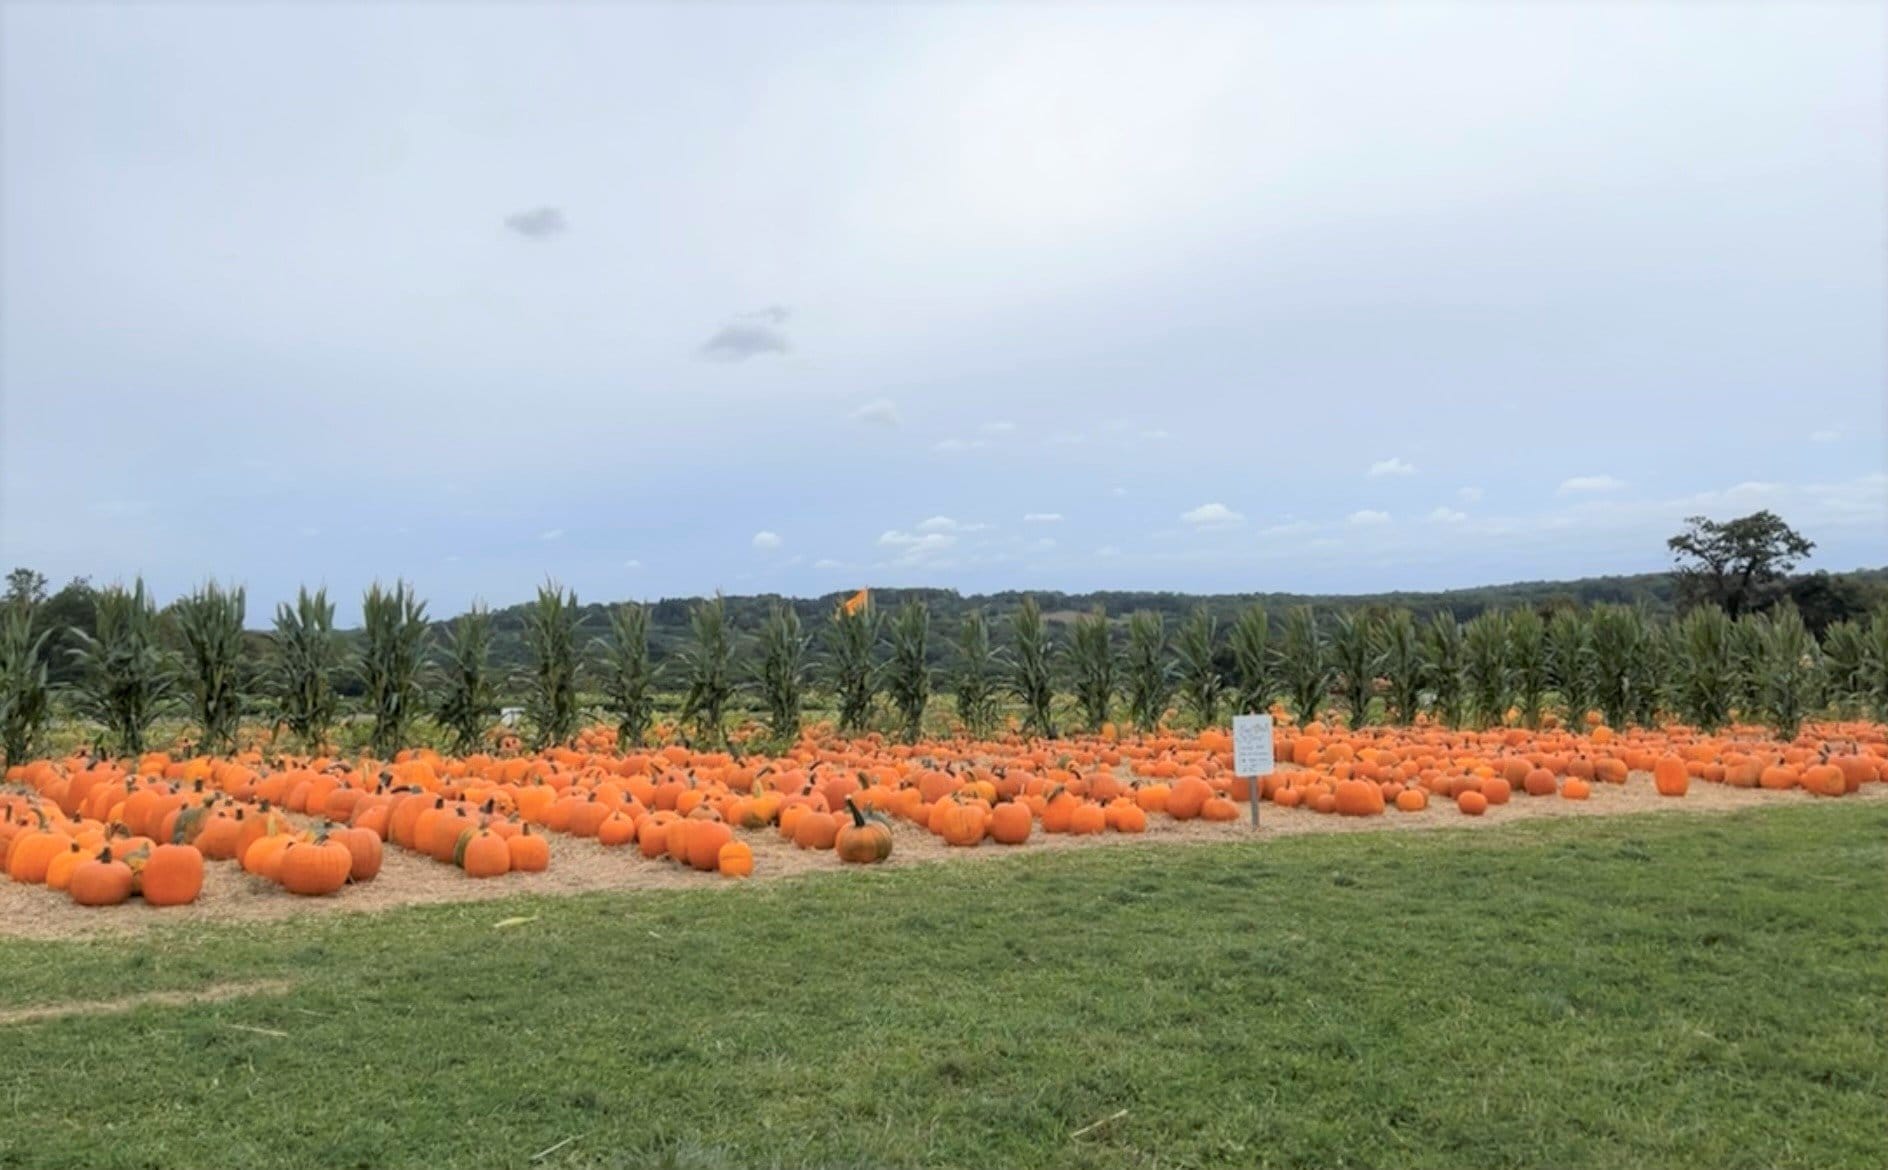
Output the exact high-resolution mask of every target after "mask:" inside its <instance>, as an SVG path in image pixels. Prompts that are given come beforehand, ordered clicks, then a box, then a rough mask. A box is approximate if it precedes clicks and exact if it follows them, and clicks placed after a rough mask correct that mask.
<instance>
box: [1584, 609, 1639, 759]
mask: <svg viewBox="0 0 1888 1170" xmlns="http://www.w3.org/2000/svg"><path fill="white" fill-rule="evenodd" d="M1591 624H1592V631H1593V692H1594V694H1593V697H1594V700H1595V701H1596V702H1597V703H1598V705H1599V709H1600V715H1601V716H1602V717H1604V718H1605V720H1606V725H1607V726H1608V727H1611V728H1613V729H1615V730H1618V729H1620V728H1623V727H1625V726H1627V725H1628V724H1629V723H1631V721H1632V718H1633V713H1634V712H1635V710H1637V709H1638V707H1639V705H1640V699H1639V694H1638V692H1639V688H1640V687H1641V686H1642V685H1643V680H1644V669H1643V666H1642V663H1643V662H1644V660H1645V657H1646V639H1647V634H1646V628H1645V617H1644V615H1643V614H1641V613H1640V612H1639V610H1638V609H1637V608H1635V607H1633V606H1630V605H1596V606H1594V607H1593V616H1592V621H1591Z"/></svg>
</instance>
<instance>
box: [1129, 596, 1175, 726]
mask: <svg viewBox="0 0 1888 1170" xmlns="http://www.w3.org/2000/svg"><path fill="white" fill-rule="evenodd" d="M1126 677H1127V698H1128V716H1129V718H1131V719H1133V720H1134V726H1136V727H1138V728H1140V729H1141V730H1142V731H1144V732H1151V731H1154V730H1156V729H1158V728H1159V727H1160V721H1161V718H1162V717H1163V716H1165V715H1166V714H1167V699H1168V697H1169V696H1170V695H1171V694H1172V693H1173V668H1172V667H1171V666H1169V665H1168V663H1167V627H1166V623H1165V622H1164V621H1162V620H1161V616H1160V615H1159V614H1157V613H1153V612H1150V611H1148V610H1141V611H1140V612H1138V613H1136V614H1134V616H1132V617H1130V618H1128V660H1127V670H1126Z"/></svg>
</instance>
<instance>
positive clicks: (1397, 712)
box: [1377, 609, 1423, 726]
mask: <svg viewBox="0 0 1888 1170" xmlns="http://www.w3.org/2000/svg"><path fill="white" fill-rule="evenodd" d="M1377 645H1378V651H1379V653H1380V654H1381V666H1380V669H1381V670H1382V671H1383V677H1384V678H1385V680H1387V681H1388V682H1389V684H1390V692H1389V694H1388V696H1387V698H1388V699H1389V709H1390V714H1391V716H1392V717H1393V718H1394V719H1395V720H1396V722H1398V723H1401V724H1404V725H1405V726H1407V725H1408V724H1410V723H1414V722H1415V721H1416V713H1417V712H1418V711H1419V710H1421V708H1422V695H1423V639H1422V632H1421V631H1420V630H1418V629H1417V628H1416V615H1415V614H1412V613H1411V612H1410V611H1409V610H1407V609H1393V610H1391V611H1390V612H1389V613H1388V614H1387V615H1385V617H1384V619H1383V624H1382V625H1381V626H1380V627H1378V639H1377Z"/></svg>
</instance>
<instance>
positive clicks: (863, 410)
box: [852, 398, 898, 427]
mask: <svg viewBox="0 0 1888 1170" xmlns="http://www.w3.org/2000/svg"><path fill="white" fill-rule="evenodd" d="M852 421H853V422H861V423H865V424H866V425H867V426H874V427H895V426H897V425H898V404H897V403H896V402H893V401H892V400H891V399H889V398H875V399H873V400H872V401H870V402H868V403H866V404H865V405H864V406H861V407H860V408H859V409H857V410H855V411H853V412H852Z"/></svg>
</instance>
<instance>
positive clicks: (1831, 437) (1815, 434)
mask: <svg viewBox="0 0 1888 1170" xmlns="http://www.w3.org/2000/svg"><path fill="white" fill-rule="evenodd" d="M1841 437H1842V432H1841V431H1838V430H1820V431H1811V432H1809V441H1810V442H1812V443H1833V442H1835V441H1836V440H1837V439H1840V438H1841Z"/></svg>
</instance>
